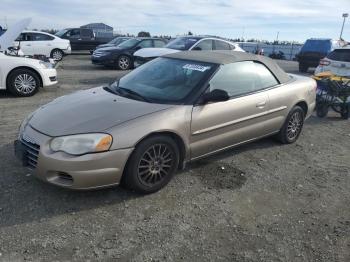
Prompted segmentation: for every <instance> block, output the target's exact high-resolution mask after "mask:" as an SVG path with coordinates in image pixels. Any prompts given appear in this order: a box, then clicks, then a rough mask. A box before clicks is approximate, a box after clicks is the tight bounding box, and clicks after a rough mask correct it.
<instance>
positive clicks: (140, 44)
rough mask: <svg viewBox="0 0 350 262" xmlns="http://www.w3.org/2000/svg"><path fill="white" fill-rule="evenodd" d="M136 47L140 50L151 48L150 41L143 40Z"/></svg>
mask: <svg viewBox="0 0 350 262" xmlns="http://www.w3.org/2000/svg"><path fill="white" fill-rule="evenodd" d="M137 46H140V47H142V48H145V47H152V40H143V41H141V42H140V43H139V44H138V45H137Z"/></svg>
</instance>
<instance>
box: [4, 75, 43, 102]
mask: <svg viewBox="0 0 350 262" xmlns="http://www.w3.org/2000/svg"><path fill="white" fill-rule="evenodd" d="M7 84H8V89H9V91H10V92H11V93H12V94H13V95H15V96H32V95H34V94H35V93H36V92H37V91H38V89H39V87H40V79H39V77H38V75H37V74H36V73H35V72H33V71H31V70H28V69H17V70H15V71H13V72H12V73H11V74H10V75H9V77H8V82H7Z"/></svg>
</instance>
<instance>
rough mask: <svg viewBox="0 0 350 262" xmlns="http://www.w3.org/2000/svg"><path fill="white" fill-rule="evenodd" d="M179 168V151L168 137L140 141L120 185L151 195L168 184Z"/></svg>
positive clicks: (155, 137)
mask: <svg viewBox="0 0 350 262" xmlns="http://www.w3.org/2000/svg"><path fill="white" fill-rule="evenodd" d="M178 166H179V149H178V147H177V145H176V143H175V142H174V140H173V139H171V138H170V137H168V136H154V137H150V138H148V139H146V140H144V141H142V142H141V143H140V144H139V145H138V146H137V147H136V148H135V151H134V152H133V154H132V155H131V157H130V159H129V160H128V164H127V167H126V170H125V173H124V175H123V178H122V185H124V186H125V187H127V188H129V189H132V190H135V191H137V192H139V193H144V194H148V193H153V192H156V191H158V190H159V189H161V188H163V187H164V186H165V185H167V184H168V183H169V181H170V180H171V178H172V177H173V175H174V173H175V172H176V170H177V168H178Z"/></svg>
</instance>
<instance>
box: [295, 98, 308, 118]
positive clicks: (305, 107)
mask: <svg viewBox="0 0 350 262" xmlns="http://www.w3.org/2000/svg"><path fill="white" fill-rule="evenodd" d="M296 106H300V107H301V108H302V109H303V111H304V114H305V116H306V115H307V112H308V106H307V104H306V102H305V101H300V102H299V103H297V104H296Z"/></svg>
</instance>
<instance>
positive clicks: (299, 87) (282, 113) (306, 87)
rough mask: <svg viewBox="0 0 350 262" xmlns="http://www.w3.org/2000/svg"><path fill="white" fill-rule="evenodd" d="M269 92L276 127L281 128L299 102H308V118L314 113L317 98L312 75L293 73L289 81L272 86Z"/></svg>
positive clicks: (272, 116)
mask: <svg viewBox="0 0 350 262" xmlns="http://www.w3.org/2000/svg"><path fill="white" fill-rule="evenodd" d="M268 94H269V100H270V110H271V112H272V113H271V119H273V120H274V121H273V125H274V129H276V130H279V129H281V127H282V125H283V124H284V121H285V119H286V117H287V116H288V114H289V112H290V111H291V109H292V108H293V107H294V106H295V105H297V104H298V103H303V102H304V103H306V105H307V114H306V118H308V117H309V116H310V115H311V114H312V112H313V110H314V107H315V100H316V81H315V80H313V79H312V78H310V77H305V76H299V75H291V80H290V81H289V82H288V83H286V84H283V85H280V86H278V87H276V88H272V89H271V90H269V92H268ZM282 108H283V109H282ZM278 109H280V110H278ZM274 111H275V112H274Z"/></svg>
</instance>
